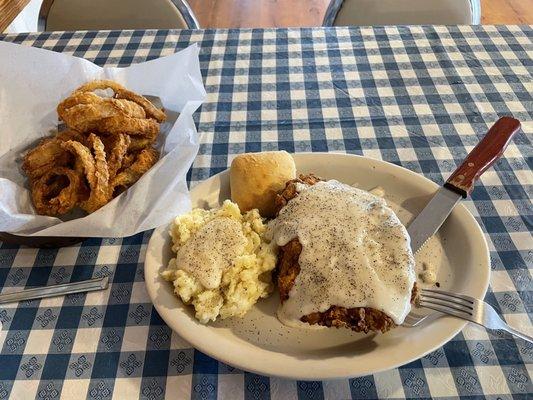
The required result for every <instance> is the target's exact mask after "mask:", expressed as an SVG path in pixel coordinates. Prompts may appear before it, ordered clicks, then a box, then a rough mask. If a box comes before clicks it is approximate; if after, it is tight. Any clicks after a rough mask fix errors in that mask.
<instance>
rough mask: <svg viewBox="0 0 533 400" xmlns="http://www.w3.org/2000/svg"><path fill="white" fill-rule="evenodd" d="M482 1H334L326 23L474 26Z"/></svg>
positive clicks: (325, 19)
mask: <svg viewBox="0 0 533 400" xmlns="http://www.w3.org/2000/svg"><path fill="white" fill-rule="evenodd" d="M480 8H481V6H480V3H479V0H344V1H342V0H332V1H331V3H330V6H329V8H328V10H327V12H326V16H325V18H324V25H326V26H331V25H336V26H344V25H472V24H479V23H480Z"/></svg>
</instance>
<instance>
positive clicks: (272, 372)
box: [144, 152, 491, 381]
mask: <svg viewBox="0 0 533 400" xmlns="http://www.w3.org/2000/svg"><path fill="white" fill-rule="evenodd" d="M331 155H335V156H341V157H346V158H351V157H353V158H359V159H362V160H370V161H371V162H376V163H377V164H384V165H386V166H387V167H392V168H393V169H394V168H399V169H401V170H403V171H404V172H405V173H407V174H408V175H410V176H413V177H416V178H415V179H423V180H425V181H426V184H429V185H431V186H432V187H433V188H434V189H435V190H437V189H438V188H439V187H440V186H439V185H438V184H437V183H435V182H433V181H432V180H430V179H428V178H426V177H425V176H424V175H422V174H420V173H417V172H414V171H411V170H409V169H407V168H405V167H402V166H400V165H396V164H393V163H391V162H388V161H384V160H379V159H375V158H371V157H365V156H361V155H356V154H346V153H336V152H300V153H293V154H291V156H293V157H295V158H300V157H301V158H304V157H310V156H311V157H315V156H317V157H322V156H331ZM295 161H296V160H295ZM228 173H229V168H227V169H225V170H223V171H221V172H219V173H217V174H215V175H212V176H210V177H209V178H207V179H204V180H202V181H199V182H197V183H196V185H195V186H194V187H192V188H191V192H192V191H193V190H194V188H195V187H196V186H197V185H199V184H202V183H204V182H207V181H215V180H216V179H220V177H221V176H222V175H223V174H228ZM452 212H455V213H463V214H464V215H466V216H467V218H469V219H470V220H471V222H473V224H472V226H473V228H474V229H475V230H476V231H477V233H478V234H479V237H481V238H482V240H481V242H482V243H483V244H484V248H483V249H481V253H482V254H483V256H484V258H485V260H486V261H487V262H486V274H485V280H484V282H482V292H483V298H484V297H485V296H486V293H487V290H488V287H489V283H490V276H491V273H490V272H491V269H490V252H489V247H488V243H487V239H486V237H485V233H484V232H483V230H482V229H481V227H480V225H479V223H478V222H477V220H476V219H475V218H474V216H473V215H472V214H471V213H470V211H469V210H468V209H467V208H466V207H465V205H464V204H462V203H460V204H458V205H457V206H456V207H455V209H454V210H453V211H452ZM171 222H172V221H169V223H168V224H165V225H162V226H159V227H158V228H156V229H155V230H154V231H153V233H152V236H151V237H150V240H149V242H148V244H147V247H146V255H145V260H144V273H145V276H146V273H147V268H148V267H147V266H148V262H147V261H148V258H149V251H148V250H149V249H150V248H151V247H152V246H153V245H154V244H153V241H154V242H155V241H156V240H157V238H158V236H159V235H161V234H162V232H163V230H166V229H168V226H169V224H170V223H171ZM145 284H146V288H147V292H148V296H149V297H150V300H151V301H152V304H153V305H154V307H155V308H156V310H157V312H158V313H159V315H160V316H161V318H162V319H163V321H165V323H166V324H167V325H168V326H169V327H170V328H171V329H172V330H173V331H174V332H175V333H176V334H177V335H179V336H180V337H181V338H182V339H184V340H185V341H187V342H188V344H190V345H191V346H192V347H193V348H194V349H197V350H199V351H201V352H202V353H204V354H206V355H208V356H210V357H212V358H214V359H216V360H217V361H220V362H223V363H225V364H228V365H231V366H233V367H236V368H239V369H241V370H243V371H247V372H252V373H257V374H260V375H264V376H269V377H279V378H285V379H294V380H307V381H308V380H328V379H345V378H354V377H360V376H365V375H372V374H376V373H379V372H383V371H388V370H391V369H395V368H398V367H400V366H402V365H405V364H408V363H410V362H412V361H415V360H418V359H420V358H422V357H424V356H425V355H427V354H429V353H431V352H432V351H435V350H436V349H438V348H440V347H442V346H443V345H445V344H446V343H448V342H449V341H450V340H452V339H453V338H454V337H455V336H456V335H457V334H458V333H459V332H461V331H462V330H463V328H464V327H465V326H466V324H467V323H468V322H467V321H464V320H459V319H456V318H453V317H447V316H441V317H440V318H439V321H446V322H447V323H448V324H450V325H451V326H450V328H451V329H450V330H449V334H448V335H446V337H445V338H444V339H443V340H441V341H438V342H436V343H435V344H434V345H433V346H429V348H428V349H425V350H424V351H422V352H419V353H417V354H416V355H413V356H410V357H408V358H405V359H404V360H402V361H399V362H393V363H390V364H388V365H385V366H383V367H381V368H380V367H378V368H373V369H369V370H367V371H364V372H354V373H349V372H348V371H346V372H344V373H342V374H339V373H334V372H333V373H330V372H329V370H323V369H320V372H318V373H317V371H316V370H315V369H313V370H306V371H303V370H298V371H294V370H293V371H291V372H289V373H285V370H283V369H279V368H275V367H270V368H263V369H262V368H260V367H255V365H258V364H260V363H259V362H258V360H257V359H254V360H251V361H249V362H247V361H246V359H243V358H242V357H239V356H238V355H234V354H231V353H229V354H228V353H224V354H223V356H222V354H221V352H220V351H216V350H215V347H216V346H206V343H205V341H202V340H201V339H200V340H199V339H198V336H195V335H194V332H190V333H189V332H187V330H179V332H178V329H176V328H175V323H173V322H172V320H170V321H169V320H167V318H166V316H167V314H168V312H167V310H165V309H163V308H162V306H161V305H158V304H156V303H155V302H154V301H153V299H154V298H155V297H156V293H155V290H156V287H155V286H156V285H155V284H152V283H151V282H150V281H148V280H146V278H145ZM434 322H435V321H432V322H431V323H434ZM264 351H268V350H264ZM320 361H322V360H320ZM354 364H356V363H354Z"/></svg>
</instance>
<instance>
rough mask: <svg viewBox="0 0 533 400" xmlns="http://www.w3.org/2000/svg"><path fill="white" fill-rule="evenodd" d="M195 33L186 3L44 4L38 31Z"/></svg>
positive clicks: (65, 0)
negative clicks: (172, 31)
mask: <svg viewBox="0 0 533 400" xmlns="http://www.w3.org/2000/svg"><path fill="white" fill-rule="evenodd" d="M151 28H153V29H183V28H190V29H198V28H199V24H198V20H197V19H196V17H195V15H194V13H193V11H192V10H191V8H190V6H189V4H187V2H186V1H185V0H44V1H43V3H42V5H41V9H40V11H39V21H38V30H39V31H73V30H105V29H151Z"/></svg>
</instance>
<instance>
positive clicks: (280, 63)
mask: <svg viewBox="0 0 533 400" xmlns="http://www.w3.org/2000/svg"><path fill="white" fill-rule="evenodd" d="M0 39H3V40H7V41H11V42H16V43H22V44H24V45H28V46H38V47H43V48H47V49H51V50H55V51H60V52H65V53H69V54H74V55H77V56H80V57H84V58H87V59H89V60H92V61H94V62H96V63H97V64H100V65H103V64H106V65H128V64H130V63H134V62H140V61H144V60H148V59H152V58H156V57H159V56H162V55H167V54H171V53H173V52H175V51H176V50H178V49H182V48H185V47H186V46H188V45H189V44H191V43H194V42H197V43H199V44H200V46H201V53H200V60H201V68H202V74H203V76H204V78H205V85H206V88H207V92H208V97H207V100H206V102H205V104H204V105H203V107H202V108H201V111H200V112H199V113H197V114H196V118H197V123H198V130H199V132H200V135H201V148H200V153H199V155H198V157H197V158H196V160H195V162H194V165H193V167H192V169H191V172H190V175H189V178H190V180H191V184H192V185H194V184H195V183H197V182H198V181H201V180H203V179H205V178H207V177H209V176H211V175H213V174H215V173H217V172H220V171H222V170H224V169H225V168H226V167H227V166H228V164H229V163H230V162H231V160H232V158H233V157H234V155H235V154H238V153H241V152H245V151H248V152H249V151H259V150H272V149H285V150H288V151H289V152H301V151H338V152H348V153H354V154H363V155H365V156H369V157H374V158H380V159H384V160H387V161H390V162H393V163H395V164H399V165H402V166H404V167H406V168H409V169H411V170H413V171H416V172H419V173H421V174H424V175H425V176H427V177H428V178H430V179H432V180H434V181H436V182H439V183H442V182H443V179H444V178H446V177H447V176H448V175H449V174H450V173H451V172H452V171H453V170H454V168H455V166H456V165H457V163H458V162H459V161H461V160H462V159H463V158H464V156H465V155H466V154H467V152H468V151H469V150H470V149H471V148H472V147H473V146H474V145H475V144H476V143H477V142H478V140H479V138H480V137H481V135H483V134H484V132H486V130H487V128H488V127H489V125H491V124H492V123H493V122H494V121H495V120H496V119H497V118H498V117H499V116H502V115H508V114H513V115H514V116H515V117H516V118H518V119H520V120H521V121H522V127H523V133H521V134H519V135H518V136H517V137H516V139H515V140H514V142H513V143H512V144H510V146H509V147H508V149H507V151H506V153H505V157H504V158H502V159H501V160H500V162H499V163H498V164H497V165H496V166H495V167H494V168H493V169H491V170H489V171H487V172H486V173H485V174H484V175H483V177H482V179H481V182H480V183H479V184H478V185H477V186H476V189H475V191H474V193H473V195H472V199H471V200H468V201H467V202H466V205H467V207H468V208H469V210H470V211H471V212H472V214H473V215H474V216H475V217H476V219H477V221H478V222H479V224H480V225H481V227H482V228H483V230H484V232H485V233H486V238H487V241H488V243H489V246H490V250H491V263H492V264H491V267H492V277H491V287H490V290H489V293H488V295H487V298H486V300H487V301H488V302H490V303H491V304H493V305H494V306H495V307H496V308H497V309H498V310H499V311H500V312H501V313H502V314H503V315H504V317H505V319H506V320H507V321H508V322H509V323H511V324H513V325H514V326H516V327H520V328H522V329H523V330H526V331H528V332H529V334H532V328H531V317H532V316H533V301H532V299H533V285H532V278H531V269H532V268H533V239H532V236H531V231H532V225H533V208H532V205H531V198H532V197H533V196H532V194H533V174H532V172H531V167H532V165H533V151H532V147H531V135H532V133H533V97H532V93H533V77H532V73H533V60H532V58H533V57H532V56H533V44H532V39H533V28H532V27H527V26H523V27H517V26H500V27H494V26H476V27H433V26H428V27H387V28H350V29H348V28H337V29H322V28H316V29H288V30H287V29H279V30H260V29H257V30H248V29H242V30H208V31H153V30H151V31H134V32H132V31H125V32H75V33H45V34H31V35H26V34H24V35H18V36H3V37H0ZM2 62H9V61H8V60H2ZM0 84H1V82H0ZM0 131H1V128H0ZM149 237H150V233H149V232H147V233H144V234H139V235H136V236H134V237H130V238H125V239H91V240H86V241H85V242H83V243H82V244H81V245H78V246H73V247H68V248H62V249H59V250H37V249H28V248H19V247H14V246H10V245H7V244H1V245H0V289H1V291H2V293H7V292H9V291H12V290H17V289H21V288H24V287H32V286H40V285H46V284H55V283H60V282H69V281H75V280H80V279H86V278H90V277H97V276H103V275H107V276H109V277H110V278H111V281H112V285H111V288H110V290H107V291H101V292H94V293H90V294H78V295H70V296H67V297H64V298H53V299H46V300H41V301H26V302H22V303H19V304H15V305H8V306H3V307H0V321H1V322H2V324H3V329H2V331H1V332H0V348H1V353H0V399H4V398H7V397H11V398H13V399H30V398H34V397H35V398H39V399H57V398H60V397H61V398H66V399H81V398H90V399H96V400H101V399H110V398H113V399H133V398H143V399H144V398H146V399H150V400H152V399H160V398H169V399H170V398H172V399H186V398H194V399H214V398H220V399H239V398H246V399H269V398H271V399H283V400H285V399H296V398H298V399H322V398H326V399H348V398H354V399H355V398H429V397H435V398H456V397H457V396H460V397H462V398H483V397H486V398H494V399H496V398H524V399H525V398H528V395H529V397H530V398H531V394H532V393H533V385H532V383H531V372H532V367H533V363H532V361H533V345H530V344H526V343H525V342H524V341H521V340H515V339H513V338H511V337H510V336H508V335H506V334H501V333H497V332H496V333H490V334H489V333H488V332H487V331H486V330H484V329H482V328H480V327H477V326H473V325H469V326H468V327H467V328H466V329H465V330H464V331H463V332H462V333H461V334H459V335H458V336H456V337H455V338H454V339H453V340H452V341H451V342H450V343H448V344H446V345H445V346H443V347H442V348H440V349H438V350H436V351H434V352H433V353H431V354H428V355H427V356H425V357H423V358H422V359H420V360H417V361H415V362H412V363H410V364H408V365H405V366H403V367H400V368H398V369H395V370H391V371H388V372H383V373H380V374H376V375H373V376H366V377H362V378H356V379H348V380H339V381H328V382H297V381H291V380H284V379H278V378H268V377H264V376H258V375H255V374H251V373H246V372H243V371H240V370H237V369H235V368H232V367H230V366H227V365H224V364H222V363H219V362H217V361H216V360H214V359H211V358H210V357H207V356H206V355H204V354H202V353H200V352H198V351H194V350H193V349H192V348H191V347H190V345H189V344H188V343H186V342H184V341H183V340H182V339H181V338H180V337H178V336H177V335H176V334H174V333H173V332H172V331H171V330H170V329H169V328H168V327H167V325H166V324H165V323H164V322H163V321H162V320H161V318H160V317H159V316H158V314H157V313H156V311H155V310H154V308H153V307H152V305H151V303H150V300H149V298H148V296H147V293H146V289H145V285H144V282H143V259H144V252H145V248H146V243H147V241H148V239H149ZM258 362H260V361H258Z"/></svg>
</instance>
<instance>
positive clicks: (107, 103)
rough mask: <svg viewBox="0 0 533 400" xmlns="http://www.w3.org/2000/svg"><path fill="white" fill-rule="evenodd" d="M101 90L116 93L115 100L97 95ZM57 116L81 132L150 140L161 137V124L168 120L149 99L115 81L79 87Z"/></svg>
mask: <svg viewBox="0 0 533 400" xmlns="http://www.w3.org/2000/svg"><path fill="white" fill-rule="evenodd" d="M97 89H103V90H105V89H112V90H113V91H114V97H101V96H98V95H97V94H96V93H93V91H94V90H97ZM57 113H58V115H59V117H60V118H61V119H62V120H63V121H64V122H65V124H66V125H67V126H68V127H69V128H71V129H74V130H76V131H78V132H83V133H89V132H97V133H105V134H120V133H127V134H130V135H141V136H148V137H154V136H156V135H157V134H158V133H159V123H160V122H162V121H164V120H165V118H166V115H165V113H164V112H163V110H160V109H158V108H157V107H155V106H154V105H153V104H152V103H151V102H150V101H149V100H148V99H146V98H145V97H143V96H141V95H139V94H136V93H134V92H131V91H129V90H127V89H125V88H124V87H122V86H121V85H119V84H118V83H116V82H112V81H93V82H89V83H87V84H85V85H83V86H81V87H79V88H78V89H77V90H75V91H74V92H73V93H72V94H71V95H70V96H69V97H67V98H66V99H64V100H63V101H62V102H61V103H59V105H58V106H57Z"/></svg>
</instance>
